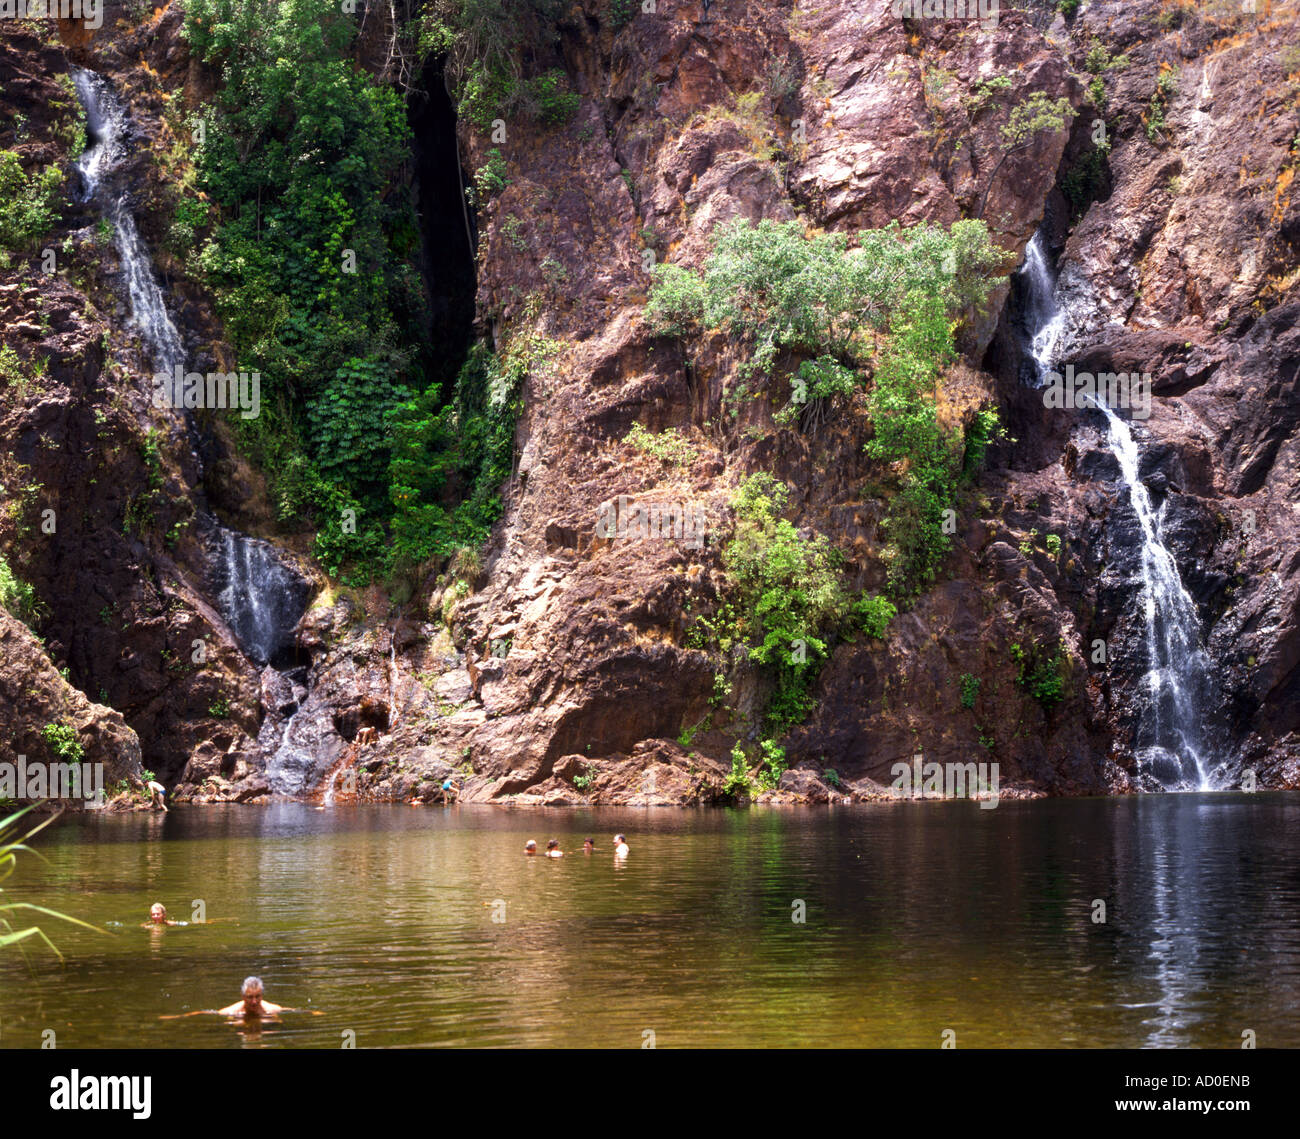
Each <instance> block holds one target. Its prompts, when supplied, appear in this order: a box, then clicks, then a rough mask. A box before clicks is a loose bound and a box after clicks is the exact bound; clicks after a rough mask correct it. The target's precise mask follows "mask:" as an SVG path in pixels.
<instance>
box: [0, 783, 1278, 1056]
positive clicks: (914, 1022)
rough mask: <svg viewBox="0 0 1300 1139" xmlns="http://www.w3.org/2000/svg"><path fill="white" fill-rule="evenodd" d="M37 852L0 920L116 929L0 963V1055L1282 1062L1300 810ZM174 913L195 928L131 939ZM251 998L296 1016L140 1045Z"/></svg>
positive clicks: (933, 806)
mask: <svg viewBox="0 0 1300 1139" xmlns="http://www.w3.org/2000/svg"><path fill="white" fill-rule="evenodd" d="M618 831H623V832H625V833H626V834H627V836H628V842H629V844H630V846H631V855H630V856H629V857H628V859H627V860H626V861H625V862H621V863H620V862H617V861H616V860H615V859H614V857H613V854H612V837H613V835H614V834H615V833H616V832H618ZM588 834H590V835H591V836H592V837H593V838H595V839H596V843H597V853H596V854H595V855H592V856H584V855H583V854H582V851H581V848H582V839H583V838H584V837H585V836H586V835H588ZM529 838H534V839H537V840H538V843H539V845H540V846H542V847H543V848H544V847H545V843H546V840H547V839H549V838H559V839H560V840H561V843H562V846H563V848H564V849H565V850H566V852H567V856H566V857H565V858H563V859H555V860H552V859H546V858H541V857H538V858H525V857H524V855H523V853H522V851H523V845H524V842H525V841H526V840H527V839H529ZM37 845H38V848H39V850H40V852H41V853H42V854H43V855H44V856H45V858H46V859H47V861H46V863H44V864H42V863H40V862H39V861H37V860H36V859H34V858H32V857H30V856H29V857H27V858H25V859H24V860H23V861H22V862H21V863H20V866H19V869H18V871H17V872H16V873H15V875H14V876H13V877H12V878H10V879H9V881H8V882H7V883H6V884H5V886H6V892H7V898H6V900H8V901H24V900H26V901H38V902H40V903H42V904H44V905H48V906H52V907H53V908H55V909H58V910H62V911H64V912H66V913H69V914H73V915H75V916H77V917H80V918H83V919H85V920H87V921H91V922H94V923H96V924H98V925H100V926H102V927H104V928H105V929H107V930H108V932H107V933H89V932H86V931H82V930H78V929H76V928H74V927H70V926H66V925H62V924H61V923H58V922H55V921H48V920H47V921H45V922H44V923H43V924H44V925H45V927H46V929H47V931H48V932H49V933H51V934H52V935H53V936H54V939H55V941H56V943H57V944H58V946H59V948H60V950H61V951H62V952H63V954H64V956H65V958H66V964H65V965H60V964H59V962H58V959H57V958H56V957H55V956H54V955H53V954H51V953H50V952H49V951H48V950H44V949H39V948H38V949H34V950H32V951H31V952H30V953H29V955H28V956H29V961H28V963H26V964H25V963H24V962H23V959H22V957H21V956H20V955H19V954H18V953H17V952H16V951H14V950H9V951H6V952H5V953H4V954H3V955H2V956H0V1047H16V1048H31V1047H38V1046H39V1045H40V1043H41V1039H42V1033H43V1031H45V1030H47V1029H52V1030H53V1031H54V1033H55V1035H56V1040H57V1044H58V1046H59V1047H61V1048H74V1047H115V1048H132V1047H166V1048H176V1047H190V1046H204V1047H266V1046H270V1047H327V1048H337V1047H339V1046H340V1044H341V1043H342V1042H343V1040H344V1038H345V1034H346V1033H349V1032H350V1033H355V1042H356V1046H357V1047H391V1046H444V1045H459V1046H467V1045H469V1046H479V1045H487V1046H498V1045H506V1046H554V1045H561V1046H579V1047H582V1046H587V1047H627V1048H635V1047H640V1046H641V1045H642V1043H643V1042H645V1041H647V1040H648V1039H649V1037H647V1035H646V1034H647V1033H653V1034H654V1037H653V1039H654V1043H655V1044H656V1046H658V1047H661V1048H662V1047H673V1046H710V1045H732V1046H742V1047H745V1046H768V1045H770V1046H781V1047H818V1046H850V1047H853V1046H866V1047H925V1048H931V1047H937V1046H938V1045H939V1043H940V1041H941V1037H942V1034H943V1033H944V1031H945V1030H946V1029H951V1030H952V1031H953V1032H955V1033H956V1042H957V1045H958V1047H1004V1046H1031V1047H1135V1046H1155V1047H1168V1046H1178V1045H1183V1046H1187V1045H1191V1046H1201V1047H1240V1045H1241V1038H1242V1032H1243V1031H1244V1030H1246V1029H1252V1030H1254V1032H1255V1033H1256V1034H1257V1038H1258V1043H1259V1046H1260V1047H1277V1046H1282V1047H1300V1017H1298V1016H1297V1005H1298V1004H1300V795H1296V794H1286V793H1278V794H1263V793H1261V794H1256V795H1238V794H1225V793H1220V794H1184V795H1153V796H1147V797H1141V798H1129V799H1115V800H1110V799H1092V800H1076V801H1047V802H1031V803H1011V802H1004V803H1002V804H1001V805H1000V806H999V807H997V809H995V810H980V809H979V808H978V807H977V806H976V805H974V804H972V803H965V802H962V803H955V802H948V803H907V804H896V805H880V806H874V807H853V808H839V807H837V808H807V809H753V810H749V811H721V810H713V811H708V810H699V811H675V810H656V811H646V810H621V809H597V810H564V811H543V810H530V811H525V810H507V809H501V808H492V807H477V808H476V807H453V808H422V809H413V808H410V807H405V806H356V807H347V806H339V807H333V808H328V809H325V810H318V809H315V808H313V807H311V806H306V805H300V804H290V803H286V804H280V805H276V806H271V807H263V808H259V807H203V808H188V809H186V808H181V809H177V810H173V811H172V812H171V813H169V814H168V815H166V816H165V817H158V816H143V815H129V816H91V817H82V818H76V819H68V820H62V821H60V823H58V824H56V825H55V826H54V827H52V828H50V829H49V830H47V831H46V832H44V833H43V834H42V836H41V837H40V839H38V843H37ZM195 899H201V900H202V902H203V903H204V905H205V907H206V912H207V917H208V919H209V924H206V925H189V926H183V927H173V928H169V929H166V930H148V929H143V928H141V927H140V925H139V923H140V922H141V921H143V920H144V918H145V917H146V915H147V912H148V908H149V904H150V903H151V902H154V901H161V902H163V903H164V904H165V905H166V906H167V908H168V911H169V913H170V916H171V917H173V918H181V919H187V918H189V917H190V915H191V912H192V903H193V902H194V900H195ZM1095 901H1101V902H1104V903H1105V908H1106V912H1105V921H1104V922H1095V921H1094V920H1093V917H1094V914H1095V913H1098V911H1097V909H1096V907H1095V905H1094V903H1095ZM497 902H504V903H505V905H504V907H502V906H500V905H494V903H497ZM800 903H802V905H800ZM801 910H802V916H803V917H804V919H805V920H803V921H802V922H797V921H794V920H792V918H795V917H798V916H800V911H801ZM502 916H504V919H505V920H504V921H494V920H493V918H494V917H502ZM213 919H219V920H213ZM250 973H257V974H260V975H261V977H262V978H263V980H264V981H265V984H266V996H267V999H268V1000H271V1001H274V1002H276V1003H278V1004H283V1005H288V1006H297V1007H299V1008H302V1009H309V1010H318V1012H319V1015H311V1014H310V1013H309V1012H292V1013H286V1014H285V1015H284V1017H283V1019H282V1020H281V1022H280V1023H271V1024H268V1025H266V1026H265V1027H263V1028H262V1029H261V1031H260V1032H255V1031H250V1030H249V1029H245V1028H242V1027H240V1026H239V1025H236V1024H231V1023H228V1022H227V1021H225V1020H223V1019H222V1018H220V1017H216V1016H199V1017H189V1018H185V1019H180V1020H162V1019H160V1017H161V1016H162V1015H163V1014H174V1013H181V1012H187V1011H189V1010H192V1009H205V1008H216V1007H219V1006H221V1005H225V1004H230V1003H232V1002H234V1001H236V1000H237V999H238V996H239V984H240V981H241V980H242V979H243V978H244V977H245V976H246V975H248V974H250Z"/></svg>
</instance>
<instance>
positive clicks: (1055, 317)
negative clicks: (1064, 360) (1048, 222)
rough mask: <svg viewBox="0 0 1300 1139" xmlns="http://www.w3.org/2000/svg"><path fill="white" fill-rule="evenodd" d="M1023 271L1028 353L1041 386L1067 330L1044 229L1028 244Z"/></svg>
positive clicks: (1035, 383)
mask: <svg viewBox="0 0 1300 1139" xmlns="http://www.w3.org/2000/svg"><path fill="white" fill-rule="evenodd" d="M1020 273H1021V275H1022V276H1023V277H1024V278H1025V281H1026V303H1025V324H1026V330H1027V332H1028V335H1029V355H1030V356H1031V357H1032V359H1033V361H1034V369H1035V378H1034V386H1035V387H1042V386H1043V385H1044V384H1045V383H1046V382H1047V376H1048V373H1049V372H1051V370H1052V364H1053V363H1054V362H1055V360H1056V352H1057V349H1058V348H1059V347H1060V343H1061V335H1062V333H1063V332H1064V331H1065V310H1064V309H1063V308H1061V307H1060V306H1059V305H1058V304H1057V303H1056V276H1055V274H1054V273H1053V272H1052V266H1051V263H1050V262H1049V260H1048V256H1047V245H1046V242H1045V241H1044V238H1043V231H1042V230H1041V229H1040V230H1038V231H1037V232H1036V233H1035V234H1034V236H1033V237H1032V238H1031V239H1030V241H1029V244H1028V245H1027V246H1026V247H1025V263H1024V265H1023V266H1021V268H1020Z"/></svg>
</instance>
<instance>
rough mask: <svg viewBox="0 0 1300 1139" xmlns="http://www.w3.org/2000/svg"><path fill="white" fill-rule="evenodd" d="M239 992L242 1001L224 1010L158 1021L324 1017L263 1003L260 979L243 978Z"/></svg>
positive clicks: (317, 1012)
mask: <svg viewBox="0 0 1300 1139" xmlns="http://www.w3.org/2000/svg"><path fill="white" fill-rule="evenodd" d="M239 991H240V993H242V994H243V996H242V999H241V1000H238V1001H236V1002H235V1003H234V1004H233V1005H227V1006H226V1007H225V1008H201V1009H195V1010H194V1011H193V1012H181V1013H175V1014H172V1015H169V1016H163V1017H160V1018H159V1019H160V1020H178V1019H180V1018H181V1017H186V1016H229V1017H234V1018H235V1019H237V1020H243V1021H261V1020H272V1019H274V1018H275V1017H277V1016H279V1014H280V1013H282V1012H307V1013H310V1014H311V1015H312V1016H322V1015H324V1014H323V1013H322V1012H321V1010H320V1009H298V1008H285V1006H284V1005H273V1004H272V1003H271V1002H270V1001H264V1000H263V999H262V978H261V977H245V978H244V983H243V985H241V986H240V990H239Z"/></svg>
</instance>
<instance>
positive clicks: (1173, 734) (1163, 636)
mask: <svg viewBox="0 0 1300 1139" xmlns="http://www.w3.org/2000/svg"><path fill="white" fill-rule="evenodd" d="M1095 402H1096V404H1097V406H1098V407H1099V408H1100V409H1101V411H1102V413H1103V414H1104V415H1105V416H1106V425H1107V428H1108V436H1109V439H1110V449H1111V451H1112V452H1113V453H1114V455H1115V458H1116V459H1118V460H1119V467H1120V471H1121V473H1122V474H1123V477H1124V485H1125V486H1126V487H1127V488H1128V494H1129V501H1130V502H1131V503H1132V505H1133V512H1134V514H1136V515H1137V519H1138V524H1139V525H1140V526H1141V528H1142V551H1141V553H1142V600H1143V605H1144V606H1145V616H1146V646H1147V662H1148V671H1147V674H1146V676H1145V677H1144V680H1143V683H1144V686H1145V688H1146V691H1147V696H1148V703H1149V705H1150V713H1149V716H1148V718H1147V719H1146V720H1145V721H1143V722H1142V723H1140V724H1139V726H1138V744H1139V747H1138V761H1139V763H1140V764H1141V766H1142V767H1143V768H1144V769H1145V770H1147V771H1149V772H1150V774H1151V775H1153V776H1154V777H1155V778H1156V779H1158V780H1159V781H1160V783H1161V784H1162V785H1163V786H1165V787H1179V788H1188V789H1191V790H1197V791H1209V790H1212V788H1211V786H1210V782H1209V777H1208V774H1207V765H1206V760H1205V757H1204V740H1203V736H1202V731H1201V715H1200V707H1201V703H1202V697H1203V696H1204V694H1205V692H1206V691H1207V688H1208V685H1209V677H1210V665H1209V660H1208V659H1207V657H1206V655H1205V651H1204V649H1202V647H1201V623H1200V619H1199V618H1198V617H1197V613H1196V605H1195V603H1194V602H1193V601H1192V599H1191V596H1190V595H1189V594H1188V592H1187V590H1186V589H1185V588H1184V587H1183V581H1182V578H1181V577H1180V576H1179V573H1178V565H1177V563H1176V562H1175V561H1174V558H1173V555H1172V554H1171V553H1170V552H1169V549H1168V547H1166V546H1165V544H1164V542H1163V541H1161V538H1160V516H1159V515H1158V514H1157V512H1156V511H1155V509H1154V508H1153V506H1152V504H1151V495H1150V494H1149V493H1148V492H1147V488H1146V486H1145V484H1144V483H1143V482H1142V480H1141V479H1140V478H1139V477H1138V448H1137V443H1136V442H1135V441H1134V439H1133V433H1132V431H1131V430H1130V429H1129V425H1128V424H1127V423H1125V422H1124V420H1122V419H1121V418H1120V417H1119V416H1118V415H1116V414H1115V413H1114V412H1113V411H1112V410H1111V409H1110V408H1109V407H1107V406H1106V404H1105V403H1104V402H1103V401H1101V400H1097V401H1095Z"/></svg>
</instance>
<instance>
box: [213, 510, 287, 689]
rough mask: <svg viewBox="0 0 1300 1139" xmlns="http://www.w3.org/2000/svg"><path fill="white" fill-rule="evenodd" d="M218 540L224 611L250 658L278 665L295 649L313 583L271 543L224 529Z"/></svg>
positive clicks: (218, 574)
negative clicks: (295, 636)
mask: <svg viewBox="0 0 1300 1139" xmlns="http://www.w3.org/2000/svg"><path fill="white" fill-rule="evenodd" d="M216 544H217V546H218V548H217V550H216V551H215V553H216V557H215V559H214V560H215V562H216V567H217V577H218V579H219V580H218V593H217V602H218V604H219V605H220V606H221V615H222V616H223V617H225V619H226V623H227V624H228V625H229V626H230V630H231V632H233V633H234V634H235V639H236V640H238V641H239V646H240V648H242V649H243V650H244V653H245V655H246V656H248V657H251V658H252V659H253V660H255V661H256V662H257V663H258V664H272V663H274V662H275V661H277V660H278V659H281V658H282V657H283V655H284V654H285V653H287V652H288V651H289V650H291V649H292V647H293V631H294V628H295V626H296V625H297V624H298V619H299V618H300V617H301V616H302V611H303V609H304V608H306V605H307V593H308V588H307V583H306V582H305V581H304V580H303V579H302V578H301V577H300V576H299V575H298V574H297V573H296V572H294V571H293V570H292V569H290V568H289V567H288V566H287V565H286V564H285V563H284V561H283V560H282V559H281V557H280V555H279V554H278V553H277V552H276V550H275V547H274V546H272V545H271V544H270V543H269V542H262V541H259V540H258V539H256V538H250V537H249V536H248V535H247V534H238V533H236V532H235V531H234V530H227V529H225V528H221V529H219V530H218V531H217V536H216Z"/></svg>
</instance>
